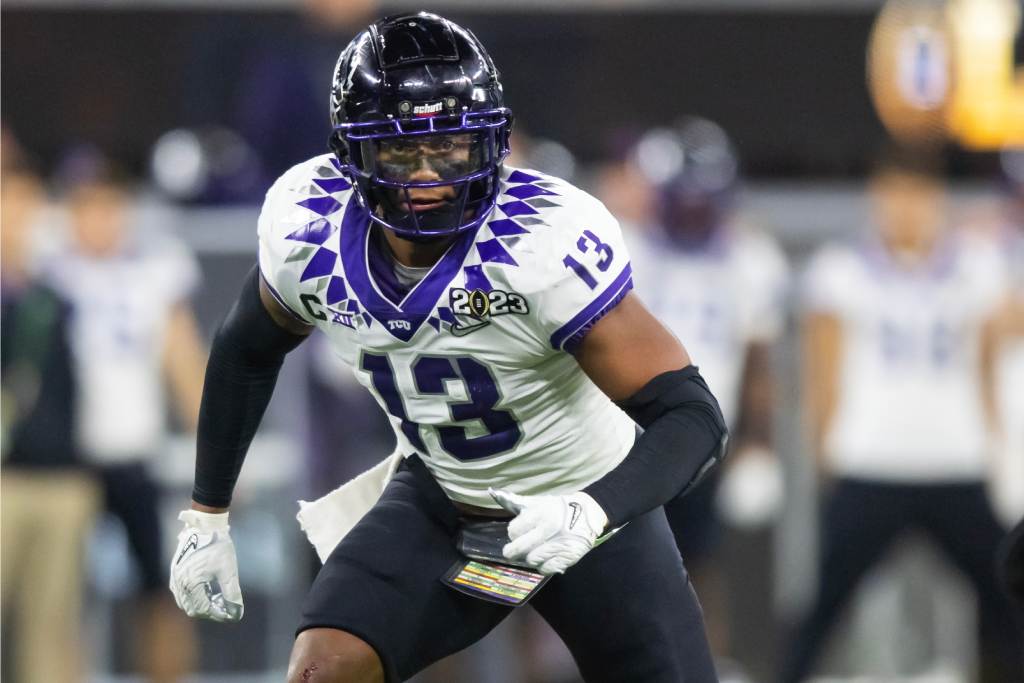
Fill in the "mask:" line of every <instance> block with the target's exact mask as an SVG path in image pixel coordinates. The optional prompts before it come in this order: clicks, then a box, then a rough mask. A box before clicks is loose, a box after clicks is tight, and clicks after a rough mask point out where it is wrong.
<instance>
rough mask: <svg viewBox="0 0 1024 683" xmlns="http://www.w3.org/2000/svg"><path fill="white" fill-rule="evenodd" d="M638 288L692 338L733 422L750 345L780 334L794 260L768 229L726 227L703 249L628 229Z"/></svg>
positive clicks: (696, 357)
mask: <svg viewBox="0 0 1024 683" xmlns="http://www.w3.org/2000/svg"><path fill="white" fill-rule="evenodd" d="M628 237H629V247H630V253H631V255H632V258H633V279H634V282H635V283H636V289H637V293H638V294H639V295H640V298H641V300H642V301H643V302H644V304H645V305H646V306H647V307H648V308H649V309H650V310H651V312H652V313H653V314H654V315H655V317H657V318H658V320H660V321H661V323H662V324H663V325H665V326H666V327H667V328H668V329H669V330H671V331H672V333H673V334H675V335H676V337H678V338H679V339H680V341H682V342H683V345H684V346H686V350H687V352H688V353H689V354H690V358H692V359H693V363H694V365H697V366H698V367H699V368H700V372H701V375H703V376H704V378H705V379H706V380H707V382H708V386H710V387H711V390H712V391H713V392H714V394H715V396H716V397H717V398H718V403H719V405H721V407H722V412H723V413H724V415H725V419H726V421H727V422H728V423H729V424H735V420H736V418H737V413H738V411H739V400H740V390H741V385H742V381H743V367H744V361H745V359H746V353H747V347H748V345H750V344H753V343H762V342H763V343H770V342H773V341H775V340H776V339H777V338H778V337H779V335H781V334H782V330H783V327H784V323H785V308H784V303H785V301H784V299H785V294H786V287H787V281H788V278H789V266H788V264H787V262H786V258H785V256H784V255H783V253H782V250H781V249H779V247H778V246H777V245H776V244H775V242H774V240H772V238H771V237H769V236H768V235H767V234H764V233H760V232H756V231H754V230H751V229H747V228H745V227H740V226H736V227H735V228H732V227H730V228H725V229H722V230H720V231H719V232H718V233H716V234H715V235H714V236H713V237H712V238H711V239H710V241H709V243H708V244H707V245H706V247H705V248H702V249H682V248H679V247H676V246H673V245H672V244H671V243H670V242H669V241H668V240H667V239H665V238H663V237H661V236H660V235H648V234H644V233H636V232H634V233H632V234H630V235H628Z"/></svg>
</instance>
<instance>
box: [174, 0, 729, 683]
mask: <svg viewBox="0 0 1024 683" xmlns="http://www.w3.org/2000/svg"><path fill="white" fill-rule="evenodd" d="M331 115H332V118H333V122H334V133H333V135H332V137H331V148H332V153H331V154H326V155H323V156H319V157H315V158H313V159H310V160H309V161H306V162H303V163H300V164H299V165H297V166H295V167H294V168H293V169H291V170H290V171H288V172H287V173H285V174H284V175H283V176H282V177H281V178H280V179H279V180H278V181H277V182H276V183H275V184H274V185H273V186H272V187H271V189H270V191H269V192H268V194H267V198H266V202H265V204H264V206H263V211H262V213H261V216H260V219H259V226H258V233H259V264H258V268H254V269H253V272H252V274H251V276H250V277H249V278H248V280H247V281H246V282H245V284H244V286H243V290H242V293H241V295H240V296H239V299H238V301H237V302H236V304H235V305H234V307H233V308H232V310H231V311H230V312H229V313H228V316H227V318H226V319H225V321H224V323H223V325H222V326H221V327H220V329H219V331H218V333H217V335H216V337H215V340H214V344H213V348H212V351H211V357H210V362H209V366H208V368H207V376H206V384H205V387H204V393H203V400H202V409H201V413H200V426H199V437H198V444H197V462H196V482H195V488H194V490H193V496H192V497H193V501H192V506H191V509H189V510H186V511H184V512H182V513H181V515H180V519H181V520H182V521H183V522H184V524H185V526H184V529H183V530H182V532H181V534H180V536H179V545H178V549H177V551H176V553H175V554H174V557H173V558H172V578H171V589H172V591H173V592H174V594H175V596H176V598H177V600H178V602H179V605H180V606H181V607H182V608H183V609H184V610H185V611H186V612H187V613H189V614H190V615H193V616H200V617H206V618H211V619H217V620H225V621H231V620H236V619H239V618H241V616H242V612H243V603H242V596H241V592H240V589H239V585H238V576H237V564H236V559H235V553H234V548H233V545H232V542H231V539H230V536H229V535H228V528H229V527H228V511H227V510H228V506H229V504H230V501H231V494H232V489H233V487H234V485H235V481H236V479H237V476H238V473H239V469H240V467H241V465H242V460H243V457H244V455H245V452H246V448H247V447H248V445H249V442H250V440H251V439H252V436H253V434H254V432H255V431H256V428H257V426H258V424H259V422H260V418H261V416H262V413H263V411H264V409H265V407H266V405H267V402H268V400H269V398H270V395H271V392H272V390H273V387H274V383H275V380H276V377H277V373H278V370H279V368H280V367H281V364H282V362H283V359H284V356H285V354H286V353H287V352H288V351H290V350H291V349H293V348H294V347H295V346H297V345H298V344H299V343H301V342H302V340H303V339H305V338H306V337H307V336H308V335H309V333H310V332H312V331H313V330H314V329H319V330H320V331H321V332H322V333H323V334H325V335H326V336H327V337H328V339H329V340H330V343H331V344H332V346H333V347H334V351H335V353H336V354H337V355H338V356H339V358H340V359H341V360H342V361H344V362H345V363H346V364H348V365H349V366H351V368H352V369H353V371H354V372H355V374H356V377H357V378H358V380H359V381H360V383H362V384H363V385H364V386H366V387H367V388H368V389H369V390H370V392H371V393H372V394H373V395H374V396H375V397H376V398H377V400H378V401H379V403H380V404H381V406H382V407H383V409H384V410H385V411H386V412H387V413H388V415H389V418H390V421H391V424H392V425H393V427H394V431H395V434H396V437H397V440H398V446H399V452H400V454H401V456H404V457H402V459H401V461H400V464H398V466H397V469H396V471H395V472H394V474H393V476H392V477H391V478H390V481H389V483H388V484H387V487H386V488H385V489H384V491H383V493H382V494H380V495H379V500H377V501H376V503H375V504H374V505H373V506H372V508H371V509H370V510H369V511H368V512H367V513H366V514H365V515H364V516H362V517H361V519H360V520H359V521H358V523H357V524H355V526H354V528H352V529H351V530H349V531H348V533H347V534H346V535H344V537H343V538H342V539H341V541H340V542H339V543H337V545H336V547H333V549H331V550H330V551H329V552H328V553H325V564H324V566H323V568H322V569H321V571H320V573H319V575H318V576H317V578H316V581H315V582H314V583H313V586H312V587H311V589H310V592H309V594H308V596H307V598H306V600H305V603H304V605H303V608H302V617H301V621H300V623H299V627H298V635H297V637H296V640H295V644H294V647H293V650H292V656H291V662H290V664H289V673H288V677H289V678H288V679H289V681H295V682H298V681H303V682H306V683H308V682H313V683H316V682H319V681H332V682H334V681H363V682H365V681H385V680H386V681H399V680H403V679H406V678H408V677H410V676H412V675H413V674H414V673H415V672H417V671H419V670H420V669H422V668H423V667H425V666H427V665H428V664H430V663H431V662H433V661H436V660H438V659H440V658H441V657H444V656H445V655H447V654H450V653H452V652H456V651H458V650H460V649H462V648H464V647H466V646H468V645H469V644H471V643H473V642H475V641H476V640H478V639H480V638H481V637H483V636H484V635H485V634H486V633H487V632H488V631H490V630H491V629H492V628H493V627H494V626H495V625H496V624H498V623H499V622H500V621H501V620H502V619H504V618H505V617H506V616H507V615H508V614H509V612H510V611H511V610H512V609H513V608H514V606H515V605H517V604H522V602H523V601H525V600H526V599H530V600H531V605H532V606H533V607H535V608H536V609H537V611H538V612H539V613H540V614H541V615H542V616H543V617H544V618H545V619H546V620H547V621H548V622H549V623H550V624H551V625H552V626H553V627H554V629H555V630H556V631H557V632H558V633H559V635H560V636H561V637H562V638H563V639H564V640H565V642H566V643H567V645H568V647H569V649H570V651H571V652H572V653H573V655H574V657H575V659H576V661H577V663H578V664H579V667H580V670H581V672H582V674H583V676H584V678H585V679H587V680H589V681H648V682H654V681H665V682H666V683H667V682H669V681H673V682H675V681H680V680H687V681H714V680H716V676H715V672H714V669H713V666H712V662H711V658H710V655H709V653H708V646H707V640H706V638H705V635H704V626H703V622H702V619H701V614H700V608H699V605H698V603H697V600H696V597H695V595H694V593H693V591H692V589H691V588H690V586H689V583H688V580H687V576H686V572H685V570H684V568H683V565H682V562H681V559H680V557H679V553H678V551H677V550H676V548H675V545H674V542H673V539H672V535H671V532H670V530H669V528H668V525H667V522H666V520H665V515H664V512H663V510H662V508H661V506H662V504H663V503H665V502H666V501H668V500H670V499H672V498H674V497H676V496H677V495H679V494H680V492H682V491H683V490H685V489H686V488H688V487H690V486H692V485H693V484H694V483H695V482H696V481H697V480H698V479H699V478H700V477H701V476H702V474H703V473H704V472H706V471H707V470H708V469H709V468H711V467H712V466H713V465H714V464H715V463H716V462H717V460H718V459H719V458H720V457H721V454H722V452H723V446H724V440H725V435H726V429H725V424H724V421H723V419H722V416H721V412H720V410H719V408H718V404H717V402H716V401H715V399H714V397H713V396H712V395H711V393H710V392H709V390H708V388H707V385H706V384H705V383H704V380H703V379H702V378H701V377H700V374H699V373H698V371H697V369H696V368H695V367H694V366H692V365H691V364H690V358H689V356H688V355H687V353H686V351H685V350H684V348H683V347H682V345H681V344H680V343H679V342H678V341H677V340H676V339H675V338H674V337H673V336H672V335H671V334H670V333H669V332H667V331H666V330H665V329H664V328H663V327H662V326H661V325H660V324H659V323H658V322H657V321H656V320H655V319H654V318H653V317H652V316H651V315H650V313H648V312H647V310H646V309H644V308H643V306H642V305H641V304H640V303H639V302H638V300H637V299H636V298H635V297H634V296H633V295H632V294H631V293H630V290H631V288H632V277H631V276H632V269H631V267H630V264H629V259H628V256H627V254H626V250H625V248H624V247H623V244H622V238H621V235H620V232H619V229H618V225H617V224H616V222H615V219H614V218H612V216H611V215H609V214H608V212H607V211H606V210H605V208H604V207H603V206H602V205H601V203H600V202H598V201H597V200H596V199H594V198H592V197H590V196H589V195H587V194H585V193H584V192H582V191H581V190H579V189H577V188H575V187H573V186H571V185H569V184H568V183H566V182H564V181H561V180H559V179H557V178H554V177H550V176H546V175H544V174H541V173H537V172H532V171H525V170H519V169H513V168H508V167H504V166H503V164H502V161H503V159H504V158H505V156H506V155H507V154H508V136H509V131H510V128H511V125H512V114H511V112H510V111H509V110H508V109H507V108H506V107H505V106H504V104H503V99H502V90H501V85H500V83H499V81H498V74H497V71H496V69H495V67H494V64H493V62H492V61H491V59H490V57H489V56H488V54H487V52H486V51H485V49H484V47H483V46H482V45H481V44H480V43H479V41H478V40H477V39H476V38H475V37H474V36H473V35H472V33H470V32H469V31H467V30H466V29H464V28H462V27H460V26H458V25H456V24H454V23H452V22H449V21H447V20H445V19H443V18H442V17H439V16H437V15H433V14H427V13H419V14H408V15H402V16H396V17H390V18H386V19H383V20H381V21H378V22H376V23H374V24H372V25H371V26H370V27H369V28H368V29H367V30H366V31H364V32H363V33H361V34H359V35H358V36H357V37H356V38H355V39H354V40H353V41H352V42H351V43H350V44H349V45H348V47H347V48H346V49H345V50H344V51H343V52H342V54H341V57H340V58H339V61H338V65H337V68H336V71H335V74H334V83H333V88H332V95H331ZM335 419H337V420H341V421H344V420H346V419H348V416H346V415H344V414H339V415H337V416H336V418H335ZM634 421H635V422H634ZM637 423H638V424H639V425H641V426H642V427H643V428H644V429H645V431H644V432H643V433H642V435H640V436H637V430H636V424H637ZM357 479H358V478H357ZM488 529H490V530H493V529H498V530H499V531H498V532H497V534H494V533H492V534H491V535H490V536H489V535H488V533H487V532H486V530H488ZM482 530H483V531H482ZM495 536H496V537H497V543H494V541H495ZM478 541H479V543H478ZM495 546H496V547H495Z"/></svg>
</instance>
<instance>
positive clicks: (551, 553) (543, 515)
mask: <svg viewBox="0 0 1024 683" xmlns="http://www.w3.org/2000/svg"><path fill="white" fill-rule="evenodd" d="M488 493H490V494H491V497H492V498H494V500H495V501H496V502H497V503H498V505H500V506H501V507H503V508H505V509H506V510H508V511H509V512H511V513H512V514H514V515H515V518H514V519H513V520H512V521H511V522H509V523H508V537H509V543H508V544H506V545H505V547H504V548H503V549H502V554H503V555H504V556H505V557H506V558H507V559H509V560H524V561H525V562H526V563H527V564H528V565H530V566H531V567H533V568H534V569H536V570H537V571H539V572H540V573H542V574H562V573H564V572H565V570H566V569H568V568H569V567H571V566H573V565H574V564H576V563H577V562H579V561H580V558H582V557H583V556H584V555H585V554H586V553H587V552H588V551H589V550H590V549H591V548H593V547H594V543H595V541H597V537H598V536H600V535H601V534H602V533H603V531H604V528H605V526H606V525H607V524H608V516H607V515H606V514H605V513H604V510H602V509H601V506H600V505H598V504H597V501H595V500H594V499H593V498H591V497H590V496H589V495H588V494H586V493H583V492H582V491H577V492H576V493H570V494H568V495H561V496H521V495H518V494H516V493H512V492H510V491H502V490H500V489H488Z"/></svg>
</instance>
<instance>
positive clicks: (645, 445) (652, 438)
mask: <svg viewBox="0 0 1024 683" xmlns="http://www.w3.org/2000/svg"><path fill="white" fill-rule="evenodd" d="M619 407H621V408H622V409H623V410H624V411H626V413H627V414H628V415H629V416H630V417H632V418H633V420H634V421H636V423H637V424H639V425H640V426H641V427H643V428H644V432H643V434H641V435H640V436H638V437H637V440H636V443H634V444H633V448H632V449H630V451H629V453H627V454H626V457H625V459H623V461H622V462H621V463H619V464H618V465H617V466H616V467H615V469H613V470H612V471H611V472H609V473H608V474H606V475H605V476H603V477H601V478H600V479H598V480H597V481H595V482H594V483H593V484H591V485H590V486H588V487H586V488H585V489H583V490H584V492H585V493H587V494H589V495H590V496H591V497H592V498H593V499H594V500H596V501H597V503H598V504H599V505H600V506H601V508H602V509H603V510H604V511H605V514H607V515H608V528H609V529H614V528H615V527H618V526H622V525H623V524H625V523H626V522H628V521H629V520H631V519H633V518H634V517H637V516H639V515H642V514H643V513H645V512H647V511H649V510H653V509H654V508H656V507H658V506H659V505H664V504H665V503H667V502H668V501H670V500H672V499H673V498H675V497H676V496H678V495H682V494H683V493H686V491H688V490H689V489H690V488H692V487H693V486H694V485H695V484H696V483H697V482H698V481H699V480H700V479H701V477H703V476H704V474H705V473H707V471H708V470H710V469H711V468H712V467H713V466H714V465H715V463H717V462H718V461H719V460H721V459H722V457H723V456H724V454H725V443H726V440H727V438H728V432H727V430H726V427H725V420H724V418H723V417H722V411H721V410H720V409H719V407H718V401H716V400H715V397H714V396H713V395H712V394H711V391H710V390H709V389H708V385H707V384H706V383H705V382H704V378H703V377H701V376H700V373H699V372H698V371H697V368H696V367H694V366H692V365H690V366H687V367H685V368H683V369H682V370H675V371H672V372H665V373H662V374H660V375H658V376H657V377H655V378H654V379H652V380H651V381H650V382H648V383H647V385H646V386H644V387H643V388H642V389H641V390H640V391H638V392H637V393H636V394H634V395H633V396H631V397H630V398H628V399H626V400H625V401H623V402H621V403H619Z"/></svg>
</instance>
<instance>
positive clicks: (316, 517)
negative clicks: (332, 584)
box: [295, 452, 402, 563]
mask: <svg viewBox="0 0 1024 683" xmlns="http://www.w3.org/2000/svg"><path fill="white" fill-rule="evenodd" d="M401 462H402V455H401V454H400V453H398V452H395V453H392V454H391V455H389V456H388V457H387V458H385V459H384V460H381V461H380V462H379V463H377V464H376V465H374V466H373V467H371V468H370V469H368V470H366V471H365V472H363V473H362V474H360V475H358V476H356V477H355V478H353V479H352V480H350V481H348V482H345V483H344V484H342V485H341V486H339V487H338V488H336V489H334V490H333V491H331V492H330V493H328V494H327V495H325V496H323V497H322V498H318V499H317V500H314V501H312V502H310V501H305V500H300V501H299V513H298V514H297V515H295V518H296V519H298V520H299V526H300V527H302V530H303V531H305V532H306V538H308V539H309V542H310V543H312V544H313V548H315V549H316V554H317V556H318V557H319V558H320V562H321V563H323V562H326V561H327V557H328V556H329V555H330V554H331V552H332V551H333V550H334V548H335V546H337V545H338V543H340V542H341V539H343V538H344V537H345V535H346V534H348V532H349V531H351V530H352V527H354V526H355V525H356V523H357V522H358V521H359V520H360V519H362V518H363V515H365V514H366V513H367V512H369V511H370V508H372V507H373V506H374V504H375V503H376V502H377V499H379V498H380V494H381V493H383V492H384V487H385V486H387V483H388V482H389V481H391V477H392V476H393V475H394V473H395V470H397V469H398V465H399V464H400V463H401Z"/></svg>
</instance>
